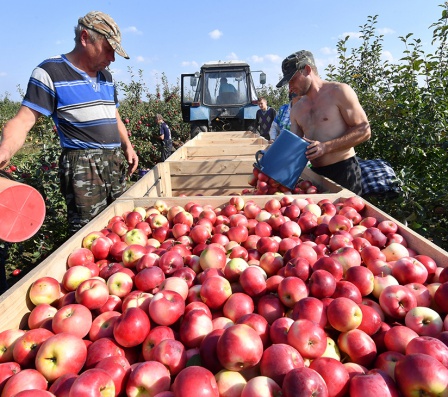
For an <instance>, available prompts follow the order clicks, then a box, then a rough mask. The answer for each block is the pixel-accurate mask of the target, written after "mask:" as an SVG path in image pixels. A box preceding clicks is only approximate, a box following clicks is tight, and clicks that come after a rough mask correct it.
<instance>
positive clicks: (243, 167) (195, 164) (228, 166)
mask: <svg viewBox="0 0 448 397" xmlns="http://www.w3.org/2000/svg"><path fill="white" fill-rule="evenodd" d="M169 163H170V174H171V175H192V176H193V175H213V174H226V175H236V174H246V175H248V174H250V173H252V170H253V163H254V162H253V161H247V160H224V159H218V160H215V161H200V160H192V161H171V162H169Z"/></svg>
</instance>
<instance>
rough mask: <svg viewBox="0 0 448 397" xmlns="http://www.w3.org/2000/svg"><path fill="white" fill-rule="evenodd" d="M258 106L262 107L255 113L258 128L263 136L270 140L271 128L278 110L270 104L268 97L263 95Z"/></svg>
mask: <svg viewBox="0 0 448 397" xmlns="http://www.w3.org/2000/svg"><path fill="white" fill-rule="evenodd" d="M258 106H259V107H260V109H258V110H257V113H256V115H255V125H256V130H257V131H258V133H259V134H260V135H261V136H262V137H263V138H265V139H267V140H269V130H270V129H271V125H272V123H273V121H274V119H275V116H276V115H277V112H276V111H275V109H274V108H271V107H269V106H268V102H267V101H266V98H263V97H262V98H260V99H259V100H258Z"/></svg>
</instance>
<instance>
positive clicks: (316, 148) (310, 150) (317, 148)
mask: <svg viewBox="0 0 448 397" xmlns="http://www.w3.org/2000/svg"><path fill="white" fill-rule="evenodd" d="M303 139H304V140H305V141H307V142H309V145H308V147H307V148H306V152H305V155H306V158H307V159H308V160H314V159H316V158H318V157H320V156H322V155H323V154H324V153H325V145H324V144H323V143H322V142H319V141H312V140H310V139H308V138H305V137H304V138H303Z"/></svg>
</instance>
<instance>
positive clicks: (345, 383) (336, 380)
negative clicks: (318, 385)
mask: <svg viewBox="0 0 448 397" xmlns="http://www.w3.org/2000/svg"><path fill="white" fill-rule="evenodd" d="M309 368H310V369H313V370H315V371H316V372H317V373H319V375H320V376H322V378H323V379H324V381H325V383H326V385H327V388H328V395H329V396H344V395H346V394H347V392H348V388H349V385H350V383H351V382H350V375H349V373H348V370H347V368H346V367H345V366H344V364H342V363H341V362H340V361H338V360H337V359H335V358H332V357H318V358H316V359H315V360H313V361H312V362H311V364H310V365H309Z"/></svg>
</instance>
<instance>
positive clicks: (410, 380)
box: [395, 353, 448, 396]
mask: <svg viewBox="0 0 448 397" xmlns="http://www.w3.org/2000/svg"><path fill="white" fill-rule="evenodd" d="M395 382H396V383H397V385H398V387H399V389H400V391H401V392H402V393H403V395H408V396H412V395H428V396H430V395H433V396H436V395H443V394H444V393H446V390H447V389H448V368H446V367H445V366H444V365H443V364H441V363H440V362H439V361H437V360H436V359H435V358H434V357H431V356H429V355H427V354H421V353H416V354H409V355H405V356H404V357H402V358H401V359H400V360H398V362H397V364H396V366H395Z"/></svg>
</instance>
